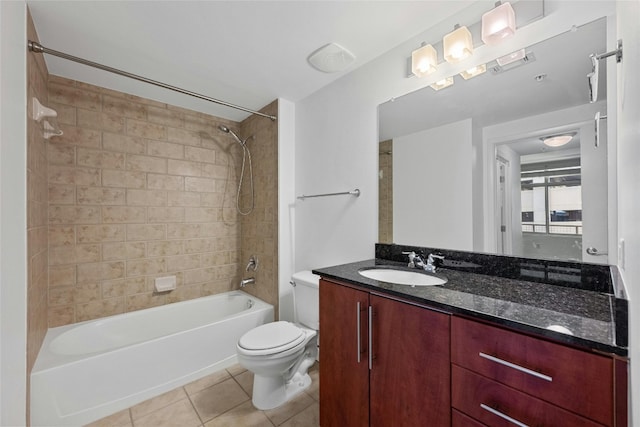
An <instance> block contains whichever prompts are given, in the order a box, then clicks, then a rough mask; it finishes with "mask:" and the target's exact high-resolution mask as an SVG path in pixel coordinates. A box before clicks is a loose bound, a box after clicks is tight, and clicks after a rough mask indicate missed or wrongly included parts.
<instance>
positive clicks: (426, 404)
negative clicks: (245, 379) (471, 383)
mask: <svg viewBox="0 0 640 427" xmlns="http://www.w3.org/2000/svg"><path fill="white" fill-rule="evenodd" d="M449 323H450V316H449V315H448V314H443V313H440V312H436V311H433V310H430V309H426V308H424V307H419V306H415V305H412V304H409V303H405V302H402V301H397V300H394V299H390V298H387V297H384V296H380V295H375V294H371V293H369V292H366V291H362V290H359V289H355V288H352V287H349V286H348V285H344V284H340V283H335V282H332V281H328V280H325V279H321V281H320V330H321V331H322V342H321V351H320V390H321V392H320V425H322V426H323V427H333V426H339V427H352V426H390V425H401V426H424V425H431V426H449V425H450V424H451V409H450V396H451V393H450V384H451V377H450V372H451V371H450V345H449V336H450V332H449Z"/></svg>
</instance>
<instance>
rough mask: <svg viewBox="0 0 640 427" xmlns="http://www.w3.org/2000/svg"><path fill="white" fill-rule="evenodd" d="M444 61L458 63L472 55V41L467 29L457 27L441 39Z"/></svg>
mask: <svg viewBox="0 0 640 427" xmlns="http://www.w3.org/2000/svg"><path fill="white" fill-rule="evenodd" d="M442 44H443V46H444V59H445V60H446V61H447V62H449V63H456V62H460V61H462V60H463V59H465V58H468V57H470V56H471V54H472V53H473V40H472V39H471V33H470V32H469V30H468V29H467V27H459V28H456V29H455V30H453V31H452V32H450V33H449V34H447V35H445V36H444V37H443V38H442Z"/></svg>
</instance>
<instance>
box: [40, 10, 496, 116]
mask: <svg viewBox="0 0 640 427" xmlns="http://www.w3.org/2000/svg"><path fill="white" fill-rule="evenodd" d="M471 3H473V2H472V1H462V0H461V1H446V0H442V1H364V0H360V1H341V0H333V1H303V0H298V1H266V0H262V1H42V0H40V1H38V0H27V4H28V6H29V8H30V11H31V14H32V16H33V20H34V22H35V26H36V30H37V32H38V36H39V38H40V42H41V43H42V45H43V46H45V47H47V48H50V49H53V50H57V51H60V52H64V53H67V54H70V55H73V56H77V57H81V58H84V59H88V60H90V61H94V62H97V63H100V64H104V65H108V66H110V67H114V68H118V69H121V70H124V71H127V72H130V73H133V74H138V75H141V76H144V77H147V78H149V79H152V80H156V81H160V82H163V83H166V84H169V85H172V86H177V87H181V88H184V89H187V90H190V91H193V92H197V93H201V94H203V95H206V96H209V97H212V98H217V99H221V100H223V101H226V102H229V103H232V104H236V105H242V106H244V107H247V108H251V109H256V110H257V109H260V108H261V107H263V106H264V105H266V104H268V103H270V102H271V101H273V100H274V99H276V98H278V97H281V98H285V99H288V100H291V101H294V102H295V101H298V100H301V99H304V98H305V97H306V96H308V95H310V94H312V93H313V92H315V91H317V90H318V89H320V88H322V87H323V86H325V85H327V84H329V83H331V82H332V81H333V80H335V79H337V78H339V77H340V76H342V75H344V74H345V73H348V72H350V71H352V70H353V69H355V68H357V67H359V66H361V65H363V64H365V63H366V62H368V61H370V60H372V59H374V58H376V57H377V56H379V55H381V54H383V53H384V52H386V51H388V50H390V49H391V48H393V47H395V46H397V45H399V44H400V43H402V42H404V41H406V40H408V39H410V38H411V37H413V36H415V35H417V34H419V33H421V32H423V31H425V30H426V29H428V28H429V27H431V26H432V25H435V24H437V23H439V22H440V21H442V20H444V19H446V18H448V17H449V16H451V15H453V14H455V13H457V12H458V11H460V10H462V9H463V8H465V7H467V6H468V5H470V4H471ZM487 3H488V4H490V5H491V4H493V3H492V2H487ZM490 7H491V6H489V8H490ZM331 42H334V43H338V44H340V45H342V46H344V47H345V48H347V49H348V50H349V51H351V52H352V53H353V54H354V55H355V56H356V61H355V62H354V64H352V65H351V67H350V68H349V69H347V70H345V71H343V72H340V73H334V74H325V73H322V72H320V71H317V70H315V69H313V68H311V66H310V65H309V64H308V63H307V57H308V56H309V55H310V54H311V53H312V52H313V51H315V50H316V49H318V48H319V47H321V46H323V45H325V44H327V43H331ZM408 54H409V53H408ZM45 57H46V62H47V66H48V68H49V72H50V73H51V74H54V75H59V76H63V77H67V78H71V79H75V80H80V81H83V82H87V83H91V84H95V85H99V86H103V87H107V88H111V89H115V90H120V91H123V92H128V93H132V94H135V95H139V96H143V97H147V98H151V99H156V100H159V101H162V102H168V103H171V104H174V105H178V106H182V107H185V108H190V109H194V110H198V111H203V112H207V113H209V114H213V115H216V116H219V117H224V118H227V119H230V120H236V121H239V120H242V119H244V118H245V117H247V115H248V114H247V113H244V112H241V111H237V110H233V109H230V108H228V107H222V106H218V105H215V104H212V103H208V102H206V101H202V100H198V99H195V98H191V97H188V96H185V95H181V94H177V93H174V92H170V91H168V90H166V89H160V88H156V87H153V86H151V85H148V84H145V83H140V82H137V81H134V80H131V79H127V78H124V77H120V76H117V75H114V74H109V73H107V72H104V71H100V70H97V69H93V68H90V67H87V66H84V65H80V64H77V63H74V62H71V61H68V60H64V59H60V58H57V57H53V56H50V55H45Z"/></svg>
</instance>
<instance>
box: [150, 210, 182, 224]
mask: <svg viewBox="0 0 640 427" xmlns="http://www.w3.org/2000/svg"><path fill="white" fill-rule="evenodd" d="M147 220H148V222H150V223H153V222H162V223H171V222H184V208H155V207H150V208H147Z"/></svg>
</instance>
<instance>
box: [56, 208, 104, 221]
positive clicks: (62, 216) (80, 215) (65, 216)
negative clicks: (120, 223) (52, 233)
mask: <svg viewBox="0 0 640 427" xmlns="http://www.w3.org/2000/svg"><path fill="white" fill-rule="evenodd" d="M99 222H100V208H98V207H96V206H83V207H81V206H50V207H49V223H50V224H97V223H99Z"/></svg>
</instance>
